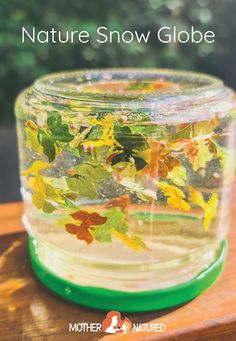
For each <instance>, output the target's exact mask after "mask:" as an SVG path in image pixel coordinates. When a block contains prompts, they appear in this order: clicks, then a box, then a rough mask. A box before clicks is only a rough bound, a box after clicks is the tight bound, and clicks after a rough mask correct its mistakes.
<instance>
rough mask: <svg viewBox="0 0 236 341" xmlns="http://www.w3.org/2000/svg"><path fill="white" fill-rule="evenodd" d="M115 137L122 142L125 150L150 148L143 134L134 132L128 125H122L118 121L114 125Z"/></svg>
mask: <svg viewBox="0 0 236 341" xmlns="http://www.w3.org/2000/svg"><path fill="white" fill-rule="evenodd" d="M114 134H115V139H116V141H117V142H119V144H121V145H122V146H123V147H124V149H125V150H127V151H131V150H133V149H136V150H145V149H148V148H149V144H148V142H147V140H146V139H145V137H144V136H143V135H142V134H138V133H134V134H133V133H132V131H131V129H130V128H129V127H128V126H124V127H123V126H120V125H119V124H118V123H116V124H115V126H114Z"/></svg>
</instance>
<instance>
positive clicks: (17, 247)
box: [0, 195, 236, 341]
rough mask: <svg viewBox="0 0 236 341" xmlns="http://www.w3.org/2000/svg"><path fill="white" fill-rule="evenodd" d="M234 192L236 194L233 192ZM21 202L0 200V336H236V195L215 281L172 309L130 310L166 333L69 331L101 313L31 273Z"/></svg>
mask: <svg viewBox="0 0 236 341" xmlns="http://www.w3.org/2000/svg"><path fill="white" fill-rule="evenodd" d="M235 198H236V195H235ZM22 212H23V205H22V203H13V204H4V205H0V340H1V341H5V340H11V341H18V340H39V341H42V340H57V341H60V340H62V341H64V340H69V341H70V340H81V341H83V340H89V341H93V340H94V341H95V340H101V339H102V340H104V341H112V340H113V341H123V340H124V341H131V340H132V341H141V340H145V341H151V340H170V341H171V340H177V341H185V340H186V341H187V340H188V341H191V340H199V341H207V340H214V341H223V340H225V341H226V340H227V341H230V340H232V341H235V340H236V230H235V226H233V225H235V224H234V220H235V218H236V200H233V208H232V218H233V219H232V226H231V232H230V235H229V255H228V259H227V263H226V266H225V270H224V273H223V275H222V277H221V278H220V279H219V280H218V282H217V283H216V284H215V285H214V286H213V287H212V288H210V289H209V290H208V291H207V292H205V293H203V294H202V295H200V296H199V297H197V298H196V299H195V300H193V301H191V302H189V303H187V304H185V305H183V306H181V307H178V308H174V309H168V310H163V311H159V312H151V313H140V314H137V313H135V314H131V313H130V314H128V316H127V317H129V319H130V320H131V321H132V322H133V323H144V322H148V321H152V322H153V321H155V322H156V323H158V322H161V323H165V325H166V332H164V333H144V332H142V333H129V334H126V335H121V334H120V335H118V334H117V335H115V336H110V335H108V334H107V335H104V334H102V333H76V332H72V333H69V332H68V326H69V323H70V322H71V323H79V322H88V323H90V322H91V323H92V322H97V323H101V322H102V320H103V319H104V317H105V313H104V312H101V311H97V310H92V309H87V308H84V307H81V306H76V305H74V304H72V303H69V302H67V301H65V300H63V299H61V298H59V297H57V296H56V295H54V294H53V293H52V292H50V291H49V290H47V289H46V288H45V287H44V286H43V285H42V284H41V283H40V282H39V281H38V280H37V279H36V278H35V276H34V274H33V272H32V270H31V266H30V263H29V259H28V250H27V235H26V233H25V232H24V230H23V226H22V224H21V221H20V217H21V214H22Z"/></svg>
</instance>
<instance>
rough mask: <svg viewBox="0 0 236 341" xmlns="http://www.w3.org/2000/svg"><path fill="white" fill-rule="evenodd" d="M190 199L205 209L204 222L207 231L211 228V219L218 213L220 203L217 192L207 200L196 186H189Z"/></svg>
mask: <svg viewBox="0 0 236 341" xmlns="http://www.w3.org/2000/svg"><path fill="white" fill-rule="evenodd" d="M189 194H190V197H189V200H190V201H191V202H192V203H194V204H197V205H198V206H200V207H201V208H202V209H203V210H204V222H203V226H204V228H205V230H206V231H207V230H208V229H209V226H210V223H211V221H212V220H213V219H214V217H215V216H216V213H217V208H218V204H219V200H218V195H217V193H213V194H212V195H211V198H210V199H209V200H208V201H207V202H206V201H205V200H204V198H203V195H202V193H201V192H199V191H197V190H196V189H195V188H193V187H191V186H189Z"/></svg>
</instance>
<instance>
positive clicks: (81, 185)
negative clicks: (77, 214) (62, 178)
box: [66, 177, 97, 199]
mask: <svg viewBox="0 0 236 341" xmlns="http://www.w3.org/2000/svg"><path fill="white" fill-rule="evenodd" d="M66 182H67V185H68V187H69V189H70V190H71V191H73V192H75V193H77V194H79V195H80V196H82V197H85V198H89V199H94V198H96V195H97V190H96V187H95V184H94V183H91V182H88V181H87V180H85V179H83V178H81V179H77V178H74V177H73V178H67V179H66Z"/></svg>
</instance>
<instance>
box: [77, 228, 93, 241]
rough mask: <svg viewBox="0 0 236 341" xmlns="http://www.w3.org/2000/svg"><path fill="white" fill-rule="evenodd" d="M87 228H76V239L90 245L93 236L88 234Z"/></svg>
mask: <svg viewBox="0 0 236 341" xmlns="http://www.w3.org/2000/svg"><path fill="white" fill-rule="evenodd" d="M82 225H83V224H82ZM88 228H89V226H88V225H83V226H80V227H79V228H78V232H77V235H76V237H77V238H78V239H79V240H84V241H85V242H86V243H87V244H91V243H92V241H93V236H92V234H91V233H90V232H89V229H88Z"/></svg>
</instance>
